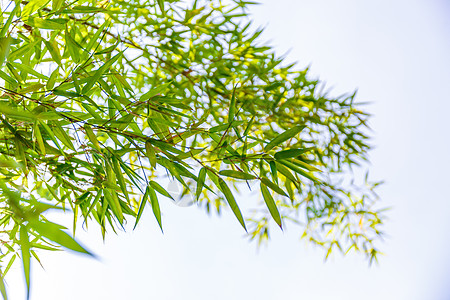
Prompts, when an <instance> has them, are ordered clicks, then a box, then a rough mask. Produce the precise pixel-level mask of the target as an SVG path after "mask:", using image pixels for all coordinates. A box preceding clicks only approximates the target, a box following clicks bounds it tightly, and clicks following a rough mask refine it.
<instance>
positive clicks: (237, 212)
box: [208, 172, 247, 232]
mask: <svg viewBox="0 0 450 300" xmlns="http://www.w3.org/2000/svg"><path fill="white" fill-rule="evenodd" d="M208 175H209V177H210V178H211V176H215V177H216V181H217V183H218V185H217V187H218V188H219V189H220V190H221V191H222V193H223V194H224V195H225V198H226V199H227V202H228V205H230V208H231V210H232V211H233V213H234V215H235V216H236V218H237V219H238V221H239V223H241V225H242V227H244V229H245V231H246V232H247V228H246V227H245V222H244V218H243V217H242V213H241V210H240V209H239V206H238V204H237V203H236V200H235V199H234V196H233V193H232V192H231V190H230V188H229V187H228V185H227V184H226V182H225V181H224V180H223V179H222V178H220V177H218V176H216V175H214V174H213V173H211V172H208ZM211 179H212V178H211ZM213 181H214V180H213Z"/></svg>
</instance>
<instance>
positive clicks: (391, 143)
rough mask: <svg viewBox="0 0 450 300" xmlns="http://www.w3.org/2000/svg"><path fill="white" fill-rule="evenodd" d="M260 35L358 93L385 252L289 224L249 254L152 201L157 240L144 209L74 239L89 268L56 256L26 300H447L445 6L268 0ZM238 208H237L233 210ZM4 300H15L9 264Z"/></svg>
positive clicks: (258, 17)
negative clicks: (308, 234)
mask: <svg viewBox="0 0 450 300" xmlns="http://www.w3.org/2000/svg"><path fill="white" fill-rule="evenodd" d="M251 12H252V14H253V19H254V20H255V24H256V25H267V26H266V31H265V33H264V34H263V36H262V39H263V40H270V41H271V44H272V45H274V46H275V50H276V51H277V53H279V54H283V53H285V52H286V51H288V50H291V51H290V52H289V55H288V60H289V61H298V62H299V68H303V67H305V66H307V65H311V74H312V75H314V76H320V78H321V79H322V80H325V81H326V82H327V84H328V87H333V88H334V89H333V94H336V95H337V94H340V93H343V92H350V91H353V90H354V89H356V88H358V91H359V92H358V97H357V98H358V100H359V101H371V102H373V104H372V105H370V106H369V107H367V108H366V110H369V111H370V112H372V113H373V114H374V117H373V118H372V121H371V125H372V128H373V129H374V135H375V139H374V141H373V143H374V144H375V145H376V149H375V150H373V151H372V152H371V161H372V168H371V177H372V178H373V179H384V180H385V181H386V184H385V185H383V186H382V187H381V188H380V189H379V194H380V196H381V197H382V201H383V202H382V204H383V206H392V208H393V209H392V210H391V211H390V212H389V213H388V215H389V218H390V220H389V221H388V222H387V224H386V226H385V231H386V233H388V234H389V236H388V237H387V239H386V242H385V243H384V244H382V250H383V251H384V252H385V254H386V255H385V256H384V257H381V259H380V262H379V264H378V265H375V266H372V267H368V264H367V262H366V260H364V258H363V257H362V256H359V255H355V254H354V253H353V254H350V255H349V256H346V257H342V256H341V255H340V254H337V253H336V254H335V255H334V256H333V257H332V258H331V259H330V260H329V261H328V262H326V263H324V262H323V258H324V252H323V251H321V250H320V249H318V248H314V247H313V246H311V245H306V244H305V242H303V241H299V240H298V238H299V232H298V231H297V230H296V229H297V228H296V227H294V226H291V227H288V228H287V230H286V231H285V232H284V233H281V232H280V231H279V230H276V228H275V227H274V228H273V229H274V230H273V231H272V240H271V242H270V243H269V246H268V247H266V248H262V249H260V250H259V251H257V250H256V247H255V244H252V243H248V242H247V240H246V239H245V238H242V236H243V231H242V228H241V227H240V225H239V223H238V222H237V221H236V220H235V218H234V216H232V214H231V213H230V212H228V213H226V214H225V215H224V216H222V217H221V218H217V217H215V216H213V217H208V216H207V215H206V214H205V213H204V211H202V210H199V209H197V208H195V207H188V208H183V207H177V206H175V205H173V204H171V203H169V202H167V201H161V202H162V211H163V223H164V231H165V234H164V235H162V234H161V233H160V231H159V228H158V226H157V223H156V221H155V220H154V217H153V215H152V214H151V210H150V209H147V210H146V211H145V212H144V215H143V217H142V222H141V224H140V226H138V228H137V229H136V230H135V231H134V232H132V231H131V230H130V231H129V232H127V233H120V234H119V236H117V237H116V236H113V235H110V236H109V237H107V240H106V243H105V245H103V244H102V242H101V236H100V234H99V232H98V231H90V232H89V234H87V233H84V232H83V231H79V235H78V238H79V240H81V241H82V242H83V244H84V245H86V246H87V247H88V248H89V249H91V250H93V251H94V252H95V253H96V254H98V256H99V257H100V258H101V260H93V259H89V258H86V257H82V256H77V255H73V254H68V253H50V255H44V254H43V255H42V262H43V264H44V266H45V268H46V270H45V271H43V270H42V269H41V268H40V267H39V265H38V264H37V263H34V264H33V275H32V280H33V283H32V294H31V296H32V297H31V299H32V300H39V299H46V300H50V299H58V300H59V299H158V300H159V299H196V300H199V299H258V300H263V299H286V300H287V299H308V300H316V299H335V300H340V299H350V300H353V299H388V300H390V299H395V300H403V299H405V300H422V299H427V300H428V299H429V300H447V299H450V258H449V255H448V253H449V250H448V249H449V247H450V232H449V229H450V196H449V193H448V191H447V189H448V186H449V183H448V181H449V179H450V176H449V170H450V156H449V154H450V142H449V138H450V134H449V132H448V130H449V128H450V126H449V125H448V120H449V119H450V117H449V112H450V103H449V101H448V97H449V94H450V93H449V92H450V18H449V17H450V2H449V1H446V0H408V1H406V0H395V1H394V0H390V1H389V0H377V1H364V0H339V1H338V0H296V1H295V0H290V1H288V0H279V1H268V0H266V1H263V5H260V6H255V7H253V8H252V9H251ZM243 201H245V199H244V198H241V199H238V202H240V203H242V202H243ZM9 276H10V278H9V280H8V285H9V295H10V298H11V299H13V300H15V299H24V288H23V280H22V273H21V268H20V264H16V267H15V268H14V270H12V272H11V273H10V274H9Z"/></svg>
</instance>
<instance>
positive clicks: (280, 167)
mask: <svg viewBox="0 0 450 300" xmlns="http://www.w3.org/2000/svg"><path fill="white" fill-rule="evenodd" d="M276 166H277V171H278V172H280V173H281V174H283V175H284V177H286V178H289V179H290V180H292V181H293V182H297V178H295V176H294V175H292V173H291V171H289V169H288V168H286V167H285V166H283V165H282V164H280V163H276Z"/></svg>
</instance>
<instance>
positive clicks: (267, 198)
mask: <svg viewBox="0 0 450 300" xmlns="http://www.w3.org/2000/svg"><path fill="white" fill-rule="evenodd" d="M260 189H261V193H262V195H263V198H264V202H266V205H267V208H268V209H269V212H270V215H271V216H272V218H273V219H274V220H275V222H276V223H277V224H278V226H280V228H281V229H283V226H282V224H281V216H280V212H279V211H278V208H277V205H276V204H275V201H274V200H273V197H272V195H271V194H270V192H269V190H268V189H267V187H266V186H265V185H264V184H262V183H261V185H260Z"/></svg>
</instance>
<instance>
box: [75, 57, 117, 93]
mask: <svg viewBox="0 0 450 300" xmlns="http://www.w3.org/2000/svg"><path fill="white" fill-rule="evenodd" d="M121 56H122V52H120V53H118V54H116V55H115V56H114V57H112V58H111V59H110V60H108V61H107V62H106V63H104V64H103V65H102V66H101V67H100V68H98V70H97V71H95V73H94V75H93V76H91V77H90V78H89V81H88V82H87V83H86V84H85V86H84V87H83V89H82V90H81V93H82V94H86V93H87V92H89V91H90V90H91V88H92V87H93V86H94V84H95V83H96V82H98V81H99V80H100V78H101V77H102V76H103V74H105V72H106V71H108V69H109V68H110V67H111V66H112V65H113V64H114V63H115V62H116V61H117V60H118V59H119V58H120V57H121Z"/></svg>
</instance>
